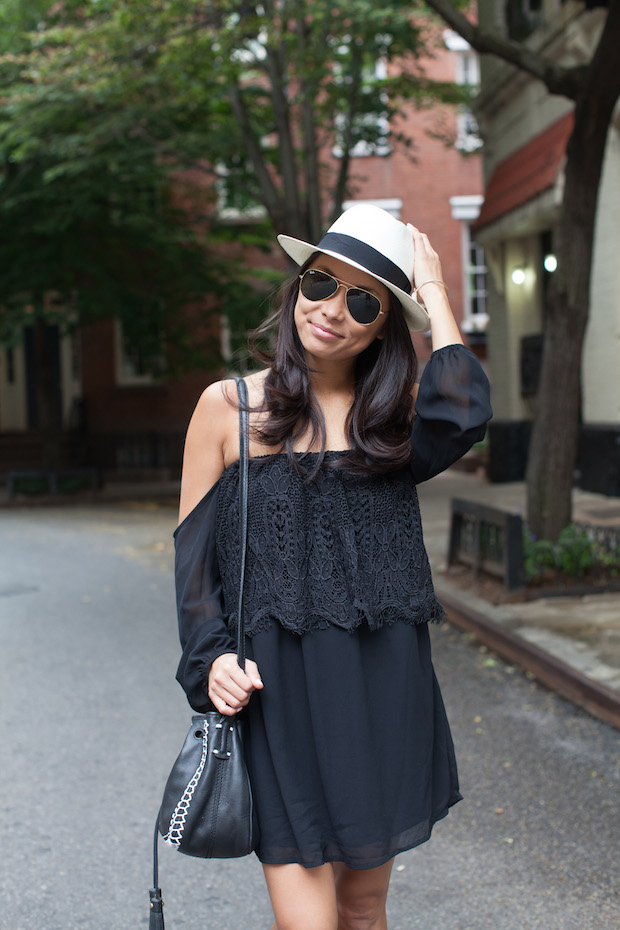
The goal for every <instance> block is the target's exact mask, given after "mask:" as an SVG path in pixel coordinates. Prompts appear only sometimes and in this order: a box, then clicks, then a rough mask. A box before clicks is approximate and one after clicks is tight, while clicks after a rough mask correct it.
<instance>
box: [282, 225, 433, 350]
mask: <svg viewBox="0 0 620 930" xmlns="http://www.w3.org/2000/svg"><path fill="white" fill-rule="evenodd" d="M278 242H279V243H280V245H281V246H282V248H283V249H284V251H285V252H286V254H287V255H290V257H291V258H292V259H293V261H295V262H297V264H298V265H303V264H304V263H305V262H307V261H308V259H309V258H311V257H312V256H313V255H314V254H315V253H316V252H321V253H322V254H323V255H330V256H331V257H332V258H337V259H338V261H341V262H345V264H347V265H351V267H352V268H357V269H358V271H363V272H364V273H365V274H369V275H371V277H373V278H376V280H377V281H380V282H381V284H384V285H385V287H387V288H388V290H390V291H391V292H392V294H394V296H395V297H396V298H397V300H398V302H399V303H400V305H401V307H402V308H403V312H404V314H405V319H406V321H407V326H408V327H409V329H410V330H411V332H414V333H426V332H427V331H428V330H429V329H430V328H431V321H430V317H429V315H428V313H427V312H426V310H425V309H424V307H423V306H422V305H421V304H419V303H418V302H417V300H414V299H413V297H412V296H411V294H407V292H406V291H403V290H402V289H401V288H400V287H397V286H396V285H395V284H392V283H391V282H390V281H386V279H385V278H381V277H380V276H379V275H378V274H374V273H373V272H372V271H369V270H368V269H367V268H364V266H363V265H360V264H358V262H354V261H353V260H352V259H350V258H347V256H346V255H341V254H340V253H339V252H332V251H331V250H330V249H319V248H317V246H316V245H311V244H310V243H309V242H304V241H303V240H302V239H293V238H292V237H291V236H282V235H280V236H278Z"/></svg>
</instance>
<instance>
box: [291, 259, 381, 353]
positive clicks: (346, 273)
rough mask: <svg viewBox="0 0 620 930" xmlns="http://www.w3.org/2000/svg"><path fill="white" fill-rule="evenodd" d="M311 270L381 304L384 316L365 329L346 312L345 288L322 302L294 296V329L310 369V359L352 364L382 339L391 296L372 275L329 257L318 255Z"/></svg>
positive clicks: (299, 295) (341, 288)
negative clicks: (332, 278)
mask: <svg viewBox="0 0 620 930" xmlns="http://www.w3.org/2000/svg"><path fill="white" fill-rule="evenodd" d="M310 268H317V269H319V271H326V272H327V273H328V274H331V275H333V276H334V277H335V278H338V280H339V281H343V282H345V283H346V285H347V286H350V287H361V288H364V290H366V291H370V293H371V294H374V295H375V296H376V297H378V298H379V300H380V301H381V305H382V310H383V313H381V314H380V315H379V316H378V317H377V319H376V320H375V322H374V323H370V324H368V325H367V326H364V325H363V324H362V323H357V322H356V321H355V320H354V319H353V317H352V316H351V314H350V313H349V311H348V310H347V305H346V303H345V295H346V290H345V288H344V287H339V288H338V290H337V291H336V293H335V294H334V295H333V296H332V297H328V298H327V299H325V300H308V299H307V298H306V297H304V296H303V294H302V293H301V291H300V292H299V294H298V295H297V302H296V304H295V316H294V319H295V326H296V327H297V333H298V335H299V338H300V340H301V344H302V346H303V347H304V349H305V352H306V356H307V358H308V361H309V363H310V364H311V365H312V362H311V361H310V359H311V358H312V359H316V360H319V359H322V360H325V361H327V360H333V361H340V362H343V361H345V360H353V359H355V358H357V356H358V355H359V354H360V352H363V351H364V349H366V348H367V347H368V346H369V345H370V343H371V342H373V340H375V339H377V338H379V339H380V338H382V333H383V329H384V327H385V321H386V316H387V314H388V313H389V307H390V292H389V291H388V289H387V287H385V286H384V285H383V284H381V282H380V281H377V279H376V278H373V277H372V275H369V274H366V272H365V271H358V270H357V269H356V268H353V267H352V266H351V265H347V263H346V262H341V261H340V260H339V259H337V258H332V257H331V256H330V255H318V256H317V257H316V258H315V260H314V261H313V262H312V264H311V265H310ZM312 367H315V366H312Z"/></svg>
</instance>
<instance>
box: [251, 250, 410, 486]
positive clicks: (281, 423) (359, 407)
mask: <svg viewBox="0 0 620 930" xmlns="http://www.w3.org/2000/svg"><path fill="white" fill-rule="evenodd" d="M317 254H318V253H315V254H314V255H312V256H311V258H310V259H308V261H307V262H306V263H305V265H304V266H303V267H302V268H301V270H300V273H301V274H303V272H304V271H305V270H306V268H308V267H309V266H310V265H311V264H312V262H313V260H314V259H315V257H316V255H317ZM298 293H299V274H297V275H295V276H294V277H293V278H291V279H290V280H289V281H288V282H287V283H286V284H285V285H284V286H283V288H282V290H281V292H280V300H279V306H278V309H277V310H276V312H275V313H274V314H273V315H272V316H271V317H269V318H268V319H267V320H266V321H265V322H264V323H263V324H262V325H261V326H260V327H259V328H258V329H257V330H256V332H255V333H254V334H253V336H252V338H251V340H250V345H251V348H252V352H253V354H254V357H255V358H257V359H258V360H259V361H261V362H265V363H266V364H267V365H269V371H268V373H267V376H266V378H265V382H264V401H263V404H262V405H261V408H260V409H261V410H262V411H265V412H266V413H267V417H266V418H265V420H264V422H262V423H261V424H260V426H257V427H256V428H255V430H254V432H255V435H256V437H257V438H258V439H259V440H260V441H261V442H262V443H264V444H265V445H268V446H277V447H278V451H280V450H285V451H286V452H287V454H288V457H289V460H290V461H291V464H292V465H293V467H295V468H296V469H298V470H299V468H300V462H299V456H297V455H296V454H295V453H294V452H293V448H294V445H295V442H296V440H298V439H299V438H300V437H301V436H303V435H304V433H305V432H306V431H307V429H308V427H310V437H311V438H310V443H309V446H310V447H312V446H317V447H318V450H319V453H318V456H317V458H316V461H313V462H312V463H310V469H309V470H307V469H305V468H304V465H303V463H302V464H301V468H302V470H304V471H306V473H308V474H309V475H310V476H313V475H315V474H316V473H317V471H318V469H319V468H320V467H321V465H322V463H323V460H324V457H325V443H326V434H325V421H324V419H323V414H322V412H321V409H320V407H319V405H318V403H317V402H316V399H315V397H314V392H313V390H312V387H311V384H310V374H311V369H310V367H309V365H308V361H307V359H306V354H305V352H304V349H303V346H302V344H301V340H300V339H299V336H298V333H297V327H296V325H295V320H294V313H295V304H296V302H297V295H298ZM274 331H275V332H276V338H275V344H274V346H273V348H272V349H265V348H261V347H260V344H261V342H262V341H263V340H264V339H265V337H266V336H269V335H271V334H273V332H274ZM383 333H384V338H383V339H375V340H374V341H373V342H371V344H370V345H369V346H368V347H367V348H366V349H364V351H363V352H361V353H360V355H358V357H357V359H356V363H355V395H354V399H353V405H352V407H351V410H350V411H349V414H348V416H347V421H346V424H345V429H346V434H347V437H348V440H349V446H350V448H349V451H348V452H346V453H345V454H344V455H342V456H339V457H338V462H337V464H338V466H339V467H340V468H344V469H346V470H347V471H350V472H353V473H357V474H372V473H374V472H387V471H394V470H395V469H397V468H401V467H402V466H403V465H405V464H406V462H407V461H408V459H409V457H410V454H411V450H410V444H409V436H410V432H411V423H412V419H413V399H412V396H411V392H412V389H413V386H414V383H415V380H416V375H417V369H418V364H417V359H416V354H415V349H414V347H413V342H412V341H411V335H410V333H409V330H408V328H407V323H406V321H405V316H404V314H403V310H402V307H401V305H400V303H399V302H398V300H397V298H396V297H395V296H394V295H393V294H392V293H390V309H389V313H388V314H387V317H386V324H385V327H384V330H383Z"/></svg>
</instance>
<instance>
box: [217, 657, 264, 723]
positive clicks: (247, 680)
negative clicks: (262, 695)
mask: <svg viewBox="0 0 620 930" xmlns="http://www.w3.org/2000/svg"><path fill="white" fill-rule="evenodd" d="M262 687H263V683H262V681H261V678H260V675H259V673H258V668H257V666H256V663H255V662H252V661H251V660H249V659H248V660H246V671H243V669H241V668H240V667H239V664H238V662H237V656H236V655H235V653H225V654H224V655H221V656H219V657H218V658H217V659H215V660H214V661H213V664H212V665H211V669H210V672H209V697H210V699H211V701H212V702H213V704H214V705H215V707H216V708H217V709H218V710H219V711H220V713H222V714H226V715H227V716H232V715H233V714H236V713H238V711H240V710H241V708H242V707H245V706H246V704H247V703H248V701H249V700H250V696H251V694H252V692H253V691H255V690H256V689H257V688H262Z"/></svg>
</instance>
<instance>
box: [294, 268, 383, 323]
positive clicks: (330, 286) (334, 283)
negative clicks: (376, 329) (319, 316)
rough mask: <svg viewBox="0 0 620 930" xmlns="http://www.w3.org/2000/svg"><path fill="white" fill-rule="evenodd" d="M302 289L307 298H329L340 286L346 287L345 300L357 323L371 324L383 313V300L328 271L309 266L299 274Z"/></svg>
mask: <svg viewBox="0 0 620 930" xmlns="http://www.w3.org/2000/svg"><path fill="white" fill-rule="evenodd" d="M299 280H300V281H301V284H300V290H301V293H302V294H303V295H304V297H305V298H306V299H307V300H328V299H329V298H330V297H333V296H334V294H335V293H336V292H337V290H338V288H339V287H340V286H342V287H344V288H345V298H344V302H345V304H346V306H347V310H348V311H349V313H350V314H351V316H352V317H353V319H354V320H355V322H356V323H361V324H362V326H370V324H371V323H374V322H375V320H376V319H377V318H378V317H379V315H380V314H381V313H383V308H382V306H381V301H380V300H379V298H378V297H376V296H375V294H371V293H370V291H365V290H364V288H362V287H351V286H350V285H349V284H347V283H346V281H340V280H339V279H338V278H335V277H334V276H333V275H332V274H327V272H326V271H319V270H318V268H309V269H308V270H307V271H305V272H304V273H303V274H300V275H299Z"/></svg>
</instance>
